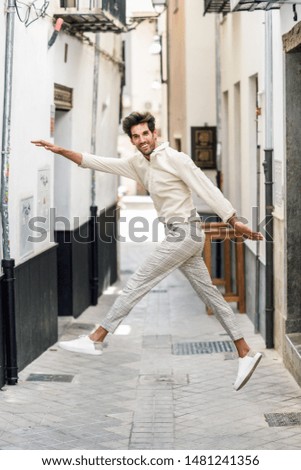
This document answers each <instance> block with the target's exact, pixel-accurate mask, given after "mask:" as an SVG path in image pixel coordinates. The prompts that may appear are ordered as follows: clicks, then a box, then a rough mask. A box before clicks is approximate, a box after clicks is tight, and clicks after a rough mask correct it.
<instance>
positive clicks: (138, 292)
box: [101, 222, 243, 341]
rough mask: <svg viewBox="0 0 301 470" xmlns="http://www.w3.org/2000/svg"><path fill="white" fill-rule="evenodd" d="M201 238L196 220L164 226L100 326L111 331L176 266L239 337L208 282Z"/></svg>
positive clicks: (231, 317) (231, 333)
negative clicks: (164, 231) (161, 236)
mask: <svg viewBox="0 0 301 470" xmlns="http://www.w3.org/2000/svg"><path fill="white" fill-rule="evenodd" d="M204 241H205V234H204V232H203V230H202V228H201V224H200V222H197V223H189V224H175V225H171V226H168V230H167V234H166V237H165V239H164V240H163V241H162V243H160V245H158V247H157V248H156V249H155V251H154V252H153V253H152V254H151V255H150V256H149V257H148V258H147V259H146V260H145V261H144V262H143V263H142V265H141V266H140V267H139V268H138V269H137V271H136V272H135V273H134V274H133V275H132V276H131V277H130V279H129V281H128V282H127V284H126V286H125V288H124V289H123V291H122V292H121V294H120V295H119V297H118V298H117V299H116V301H115V302H114V304H113V306H112V307H111V309H110V310H109V312H108V314H107V315H106V317H105V319H104V320H103V321H102V323H101V326H102V327H103V328H105V329H106V330H107V331H109V332H111V333H113V332H114V331H115V329H116V328H117V327H118V325H119V324H120V323H121V321H122V320H123V319H124V318H125V317H126V315H127V314H128V313H129V312H130V311H131V310H132V308H133V307H134V306H135V305H136V304H137V303H138V302H139V300H140V299H142V297H143V296H144V295H145V294H147V293H148V292H149V291H150V290H151V289H152V288H153V287H154V286H155V285H156V284H158V282H160V281H161V280H162V279H164V278H165V277H166V276H167V275H168V274H169V273H171V272H172V271H173V270H174V269H176V268H179V269H180V270H181V271H182V272H183V274H184V275H185V276H186V277H187V279H188V280H189V282H190V283H191V285H192V287H193V288H194V290H195V291H196V293H197V294H198V296H199V297H200V298H201V299H202V300H203V302H204V303H205V304H206V305H207V306H208V307H210V308H211V309H212V311H213V313H214V314H215V316H216V317H217V319H218V320H219V321H220V323H221V324H222V326H223V327H224V329H225V330H226V332H227V333H228V335H229V336H230V337H231V339H232V340H233V341H235V340H237V339H240V338H242V337H243V335H242V334H241V332H240V331H239V328H238V325H237V321H236V318H235V314H234V312H233V310H232V308H231V307H230V306H229V304H228V303H227V302H226V301H225V299H224V297H223V296H222V294H221V293H220V291H219V290H218V289H217V287H216V286H214V285H213V284H212V280H211V278H210V275H209V273H208V270H207V267H206V265H205V262H204V260H203V257H202V251H203V246H204Z"/></svg>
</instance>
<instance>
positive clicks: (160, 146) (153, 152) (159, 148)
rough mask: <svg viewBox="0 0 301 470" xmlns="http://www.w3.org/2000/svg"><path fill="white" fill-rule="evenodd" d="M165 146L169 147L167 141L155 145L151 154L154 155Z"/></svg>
mask: <svg viewBox="0 0 301 470" xmlns="http://www.w3.org/2000/svg"><path fill="white" fill-rule="evenodd" d="M167 147H169V142H163V143H162V144H160V145H158V147H156V148H155V149H154V150H153V151H152V153H151V155H156V154H157V153H159V152H161V150H164V149H166V148H167Z"/></svg>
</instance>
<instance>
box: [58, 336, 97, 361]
mask: <svg viewBox="0 0 301 470" xmlns="http://www.w3.org/2000/svg"><path fill="white" fill-rule="evenodd" d="M58 345H59V347H60V348H62V349H66V350H67V351H72V352H79V353H83V354H93V355H94V356H100V355H101V354H102V343H101V342H98V343H97V342H94V341H92V340H91V339H90V338H89V336H79V337H78V338H76V339H72V340H71V341H60V342H59V343H58Z"/></svg>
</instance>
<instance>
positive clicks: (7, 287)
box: [1, 0, 18, 385]
mask: <svg viewBox="0 0 301 470" xmlns="http://www.w3.org/2000/svg"><path fill="white" fill-rule="evenodd" d="M14 26H15V5H14V0H8V2H7V11H6V45H5V77H4V102H3V124H2V150H1V222H2V233H3V241H2V243H3V259H2V263H1V265H2V268H3V274H4V278H3V307H4V324H5V336H6V381H7V383H8V385H15V384H16V383H17V382H18V367H17V341H16V319H15V287H14V282H15V276H14V266H15V260H14V259H11V257H10V241H9V214H8V201H9V198H8V190H9V157H10V131H11V101H12V81H13V50H14Z"/></svg>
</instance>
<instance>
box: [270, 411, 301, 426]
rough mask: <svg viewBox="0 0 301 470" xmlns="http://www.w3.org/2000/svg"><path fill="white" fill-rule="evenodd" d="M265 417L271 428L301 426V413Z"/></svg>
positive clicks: (275, 414)
mask: <svg viewBox="0 0 301 470" xmlns="http://www.w3.org/2000/svg"><path fill="white" fill-rule="evenodd" d="M264 417H265V420H266V422H267V423H268V425H269V426H270V427H280V426H300V425H301V413H266V414H265V415H264Z"/></svg>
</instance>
